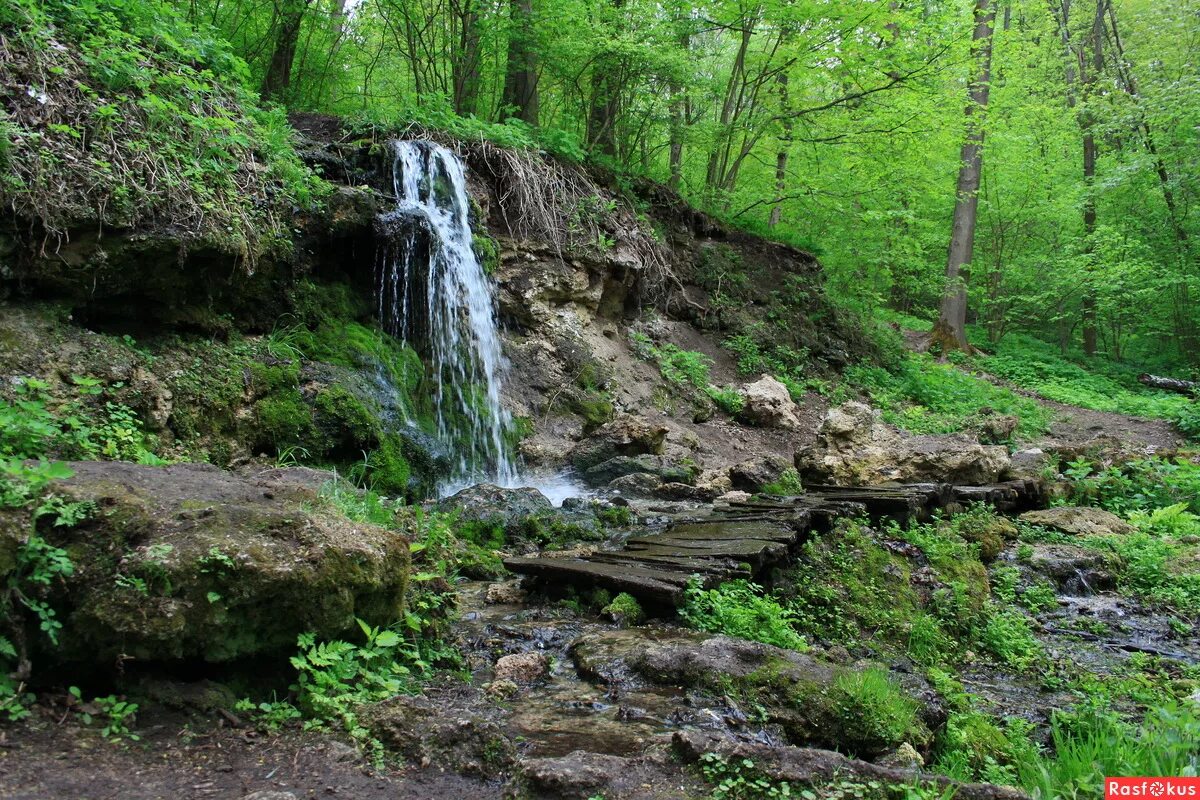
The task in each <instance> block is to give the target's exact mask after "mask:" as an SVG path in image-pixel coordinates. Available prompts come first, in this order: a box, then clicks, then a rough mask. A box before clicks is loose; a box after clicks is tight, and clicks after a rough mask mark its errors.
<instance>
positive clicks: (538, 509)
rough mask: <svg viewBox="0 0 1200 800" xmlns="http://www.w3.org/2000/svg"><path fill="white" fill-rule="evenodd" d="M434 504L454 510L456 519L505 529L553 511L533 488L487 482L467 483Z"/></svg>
mask: <svg viewBox="0 0 1200 800" xmlns="http://www.w3.org/2000/svg"><path fill="white" fill-rule="evenodd" d="M438 505H439V506H440V507H441V508H442V509H443V510H445V511H457V512H458V514H459V519H460V520H463V521H466V522H484V523H495V524H496V525H498V526H499V527H501V528H505V529H509V528H512V527H513V526H514V525H517V524H519V523H520V522H522V521H524V520H525V519H527V518H529V517H533V516H538V515H540V514H546V513H552V512H553V510H554V504H553V503H551V502H550V500H549V498H547V497H546V495H544V494H542V493H541V492H540V491H538V490H537V489H534V488H532V487H528V486H527V487H523V488H520V489H506V488H504V487H501V486H495V485H493V484H490V483H477V484H475V485H474V486H468V487H467V488H466V489H463V490H462V491H460V492H458V493H456V494H453V495H451V496H450V497H447V498H446V499H445V500H443V501H441V503H439V504H438Z"/></svg>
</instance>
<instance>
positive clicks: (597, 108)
mask: <svg viewBox="0 0 1200 800" xmlns="http://www.w3.org/2000/svg"><path fill="white" fill-rule="evenodd" d="M611 3H612V7H613V9H614V11H615V12H616V14H617V15H618V19H617V23H616V24H617V25H618V27H620V24H621V23H620V19H619V14H620V11H621V9H622V8H623V7H624V6H625V0H611ZM620 73H621V67H620V65H619V64H617V63H615V62H614V59H612V58H611V57H609V55H608V54H606V53H605V54H601V56H600V57H598V58H597V59H596V62H595V63H594V64H593V65H592V97H591V105H590V107H589V109H588V119H587V139H588V146H589V147H590V148H591V149H592V150H598V151H599V152H601V153H603V154H604V155H606V156H608V157H609V158H614V159H615V158H616V157H617V118H618V117H619V116H620V114H621V74H620Z"/></svg>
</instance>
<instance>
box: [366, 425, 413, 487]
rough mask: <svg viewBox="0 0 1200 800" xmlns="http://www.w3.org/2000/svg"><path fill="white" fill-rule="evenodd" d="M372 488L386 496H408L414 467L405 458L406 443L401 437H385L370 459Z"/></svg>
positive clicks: (390, 435)
mask: <svg viewBox="0 0 1200 800" xmlns="http://www.w3.org/2000/svg"><path fill="white" fill-rule="evenodd" d="M368 462H369V463H370V465H371V466H370V470H369V476H368V480H369V481H370V484H371V486H372V487H373V488H374V489H375V490H376V491H380V492H384V493H385V494H407V492H408V484H409V479H410V478H411V476H412V467H411V466H410V465H409V463H408V459H407V458H405V456H404V442H403V441H402V440H401V439H400V437H399V436H396V435H393V434H387V435H384V436H383V438H382V439H381V440H380V442H379V449H378V450H376V451H375V452H374V453H372V454H371V456H370V457H369V458H368Z"/></svg>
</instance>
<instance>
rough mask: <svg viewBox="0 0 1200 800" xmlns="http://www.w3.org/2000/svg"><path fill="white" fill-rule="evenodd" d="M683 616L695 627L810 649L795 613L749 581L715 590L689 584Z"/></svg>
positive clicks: (777, 645)
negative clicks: (794, 625) (800, 630)
mask: <svg viewBox="0 0 1200 800" xmlns="http://www.w3.org/2000/svg"><path fill="white" fill-rule="evenodd" d="M679 615H680V616H681V617H682V618H683V619H684V620H685V621H687V623H688V624H690V625H691V626H692V627H694V628H697V629H698V630H702V631H708V632H710V633H723V634H725V635H727V636H736V637H738V638H741V639H750V640H752V641H756V642H763V643H765V644H772V645H775V646H776V647H785V648H788V649H791V650H806V649H808V645H807V643H806V642H805V641H804V638H803V637H802V636H800V634H798V633H796V630H795V628H794V627H793V624H794V621H795V619H796V617H795V614H793V613H792V612H791V611H790V610H788V609H786V608H784V607H782V606H781V605H779V603H778V602H776V601H775V600H774V599H772V598H770V597H768V596H766V595H764V594H763V592H762V588H761V587H759V586H757V585H755V584H753V583H750V582H749V581H746V580H736V581H730V582H728V583H724V584H721V585H720V586H719V587H717V588H715V589H702V588H700V585H699V583H697V582H693V583H691V584H689V585H688V588H687V592H686V595H685V600H684V604H683V607H682V608H681V609H680V610H679Z"/></svg>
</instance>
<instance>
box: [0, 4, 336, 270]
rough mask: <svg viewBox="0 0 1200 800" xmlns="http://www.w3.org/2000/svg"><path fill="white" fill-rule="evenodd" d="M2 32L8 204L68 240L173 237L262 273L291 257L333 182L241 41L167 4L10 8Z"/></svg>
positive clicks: (3, 196)
mask: <svg viewBox="0 0 1200 800" xmlns="http://www.w3.org/2000/svg"><path fill="white" fill-rule="evenodd" d="M0 31H2V32H3V36H2V37H0V85H2V86H4V87H8V88H7V90H6V96H5V98H4V99H5V106H6V107H7V109H8V114H7V118H6V120H5V122H4V127H5V131H4V133H5V138H6V139H7V145H6V147H7V150H8V152H7V165H6V167H5V169H6V173H5V174H4V175H3V177H2V178H0V200H2V201H3V203H4V205H10V206H11V207H12V208H13V209H14V210H15V211H16V212H17V213H18V214H19V215H21V216H23V217H25V218H27V219H32V220H38V221H39V222H41V223H42V224H43V225H44V226H45V227H46V228H47V229H48V230H50V231H54V232H58V233H64V232H65V231H66V230H67V229H68V228H70V227H72V226H75V225H79V224H82V223H96V222H100V223H103V224H105V225H106V226H111V227H126V228H144V227H165V226H170V227H171V228H172V230H173V231H175V232H176V234H177V235H178V236H180V237H181V238H182V240H183V241H185V242H198V243H204V244H207V245H210V246H215V247H218V248H220V249H222V250H225V251H227V252H231V253H235V254H237V255H239V256H241V257H242V258H244V259H245V261H246V262H247V264H248V265H249V266H253V263H254V261H255V259H257V258H258V256H260V255H262V254H264V253H269V252H283V251H287V250H289V249H290V245H291V235H292V225H293V224H294V219H295V217H294V210H295V209H296V208H306V207H309V206H311V205H313V204H314V203H315V202H317V201H318V199H319V198H320V196H321V195H322V194H323V192H324V191H325V188H324V187H325V184H324V183H323V182H322V181H320V180H318V179H316V178H315V177H314V176H313V175H312V173H311V172H309V170H308V169H307V168H306V167H304V166H303V165H302V164H301V162H300V160H299V158H298V157H297V155H296V153H295V151H294V149H293V147H292V141H291V137H292V134H291V128H290V127H289V126H288V123H287V119H286V116H285V114H284V112H283V110H282V109H270V110H268V109H264V108H262V107H261V106H260V105H259V102H258V98H257V96H256V95H255V94H254V93H253V92H252V91H251V90H250V89H248V88H247V83H248V81H249V72H248V70H247V67H246V65H245V63H244V62H242V61H241V60H240V59H239V58H237V57H236V56H234V55H233V54H232V52H231V50H230V48H229V46H228V44H227V43H225V42H223V41H221V40H220V39H218V38H216V37H215V36H213V35H212V34H211V33H208V32H204V31H199V30H196V29H194V28H192V26H190V25H189V24H188V23H187V22H186V20H185V19H183V17H181V16H180V15H179V13H178V12H177V11H176V10H175V9H174V7H172V6H171V5H169V4H167V3H164V2H160V0H148V2H143V3H136V4H134V3H124V2H117V1H116V0H86V1H85V2H76V0H8V2H5V3H4V4H3V6H2V7H0Z"/></svg>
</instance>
